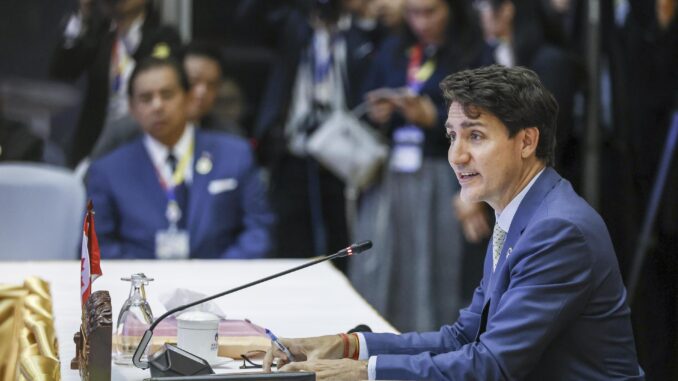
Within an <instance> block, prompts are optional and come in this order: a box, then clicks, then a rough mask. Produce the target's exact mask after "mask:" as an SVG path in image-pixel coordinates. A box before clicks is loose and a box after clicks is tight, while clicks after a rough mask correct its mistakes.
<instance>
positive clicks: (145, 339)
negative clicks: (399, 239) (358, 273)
mask: <svg viewBox="0 0 678 381" xmlns="http://www.w3.org/2000/svg"><path fill="white" fill-rule="evenodd" d="M371 247H372V241H362V242H360V243H354V244H352V245H351V246H349V247H347V248H345V249H342V250H339V251H337V252H336V253H334V254H332V255H328V256H325V257H321V258H318V259H316V260H314V261H311V262H308V263H304V264H303V265H299V266H297V267H293V268H291V269H289V270H285V271H281V272H279V273H276V274H273V275H269V276H267V277H265V278H261V279H258V280H255V281H253V282H250V283H247V284H244V285H242V286H238V287H235V288H232V289H230V290H227V291H224V292H220V293H218V294H215V295H212V296H208V297H206V298H203V299H199V300H196V301H194V302H191V303H188V304H185V305H183V306H179V307H176V308H173V309H171V310H169V311H167V312H165V313H164V314H162V315H161V316H160V317H159V318H157V319H156V320H155V321H154V322H153V323H152V324H151V325H150V326H149V327H148V329H147V330H146V332H144V335H143V336H142V337H141V341H140V342H139V345H138V346H137V349H136V351H134V356H133V357H132V362H133V363H134V366H136V367H137V368H140V369H148V368H149V367H150V366H151V364H150V363H149V362H148V361H141V356H142V355H143V353H144V352H145V351H146V348H147V347H148V343H149V342H150V341H151V338H152V337H153V330H154V329H155V327H156V326H157V325H158V323H160V322H161V321H162V320H163V319H165V318H166V317H168V316H170V315H172V314H174V313H177V312H179V311H183V310H185V309H187V308H191V307H193V306H196V305H198V304H200V303H204V302H207V301H210V300H212V299H216V298H219V297H222V296H224V295H228V294H231V293H234V292H236V291H240V290H243V289H246V288H249V287H252V286H254V285H257V284H259V283H263V282H266V281H269V280H271V279H274V278H277V277H280V276H283V275H286V274H289V273H292V272H295V271H298V270H301V269H304V268H306V267H310V266H313V265H316V264H318V263H320V262H325V261H329V260H331V259H335V258H341V257H349V256H352V255H355V254H359V253H361V252H363V251H366V250H369V249H370V248H371Z"/></svg>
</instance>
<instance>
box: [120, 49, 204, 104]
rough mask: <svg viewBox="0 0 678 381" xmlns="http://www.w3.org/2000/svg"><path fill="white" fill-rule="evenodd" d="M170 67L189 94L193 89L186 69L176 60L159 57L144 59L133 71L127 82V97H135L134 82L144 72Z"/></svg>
mask: <svg viewBox="0 0 678 381" xmlns="http://www.w3.org/2000/svg"><path fill="white" fill-rule="evenodd" d="M161 67H168V68H170V69H172V70H173V71H174V73H175V74H176V76H177V79H178V80H179V85H180V86H181V88H182V89H184V92H188V91H189V90H190V88H191V86H190V84H189V83H188V76H187V75H186V72H185V71H184V67H183V66H182V65H181V64H179V62H177V60H175V59H174V58H157V57H153V56H150V57H146V58H144V59H142V60H141V61H140V62H139V63H138V64H137V65H136V66H135V67H134V70H132V74H131V75H130V77H129V82H127V96H128V97H130V98H131V97H132V95H134V81H136V79H137V77H138V76H139V75H140V74H141V73H144V72H147V71H149V70H152V69H156V68H161Z"/></svg>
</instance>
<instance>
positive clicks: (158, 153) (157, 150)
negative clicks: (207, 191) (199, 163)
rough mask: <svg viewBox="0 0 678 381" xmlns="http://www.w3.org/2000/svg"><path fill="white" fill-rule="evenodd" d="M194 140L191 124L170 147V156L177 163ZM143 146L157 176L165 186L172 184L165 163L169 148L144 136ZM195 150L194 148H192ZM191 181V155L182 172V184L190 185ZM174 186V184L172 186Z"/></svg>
mask: <svg viewBox="0 0 678 381" xmlns="http://www.w3.org/2000/svg"><path fill="white" fill-rule="evenodd" d="M194 140H195V127H194V126H193V124H190V123H189V124H187V125H186V129H184V133H183V134H182V135H181V138H179V141H177V144H175V145H174V147H171V149H172V154H174V157H175V158H176V159H177V162H179V161H180V160H181V158H182V157H184V155H186V154H187V152H188V150H189V148H190V146H191V145H192V144H194V143H193V142H194ZM144 146H145V147H146V151H147V152H148V156H149V157H150V158H151V162H152V163H153V166H155V168H156V170H157V171H158V174H159V175H160V176H161V177H162V179H163V181H164V182H165V184H172V169H171V167H170V164H169V163H168V162H167V156H168V155H169V153H170V147H167V146H166V145H164V144H162V143H160V142H159V141H157V140H155V139H154V138H153V137H152V136H151V135H149V134H144ZM194 149H195V148H194ZM192 180H193V155H191V157H189V158H188V165H187V166H186V168H185V172H184V182H185V183H186V184H190V183H191V181H192ZM173 185H174V184H173Z"/></svg>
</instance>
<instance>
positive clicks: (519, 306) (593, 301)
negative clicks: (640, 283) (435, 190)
mask: <svg viewBox="0 0 678 381" xmlns="http://www.w3.org/2000/svg"><path fill="white" fill-rule="evenodd" d="M365 339H366V343H367V348H368V351H369V354H370V356H373V355H378V357H377V362H376V372H377V374H376V375H377V379H392V380H402V379H421V380H423V379H435V380H642V379H643V378H644V375H643V372H642V370H641V369H640V367H639V365H638V361H637V357H636V352H635V345H634V339H633V332H632V330H631V321H630V310H629V307H628V306H627V304H626V290H625V288H624V285H623V283H622V279H621V276H620V272H619V266H618V264H617V259H616V257H615V253H614V249H613V247H612V242H611V241H610V237H609V234H608V232H607V229H606V227H605V224H604V222H603V221H602V219H601V218H600V216H599V215H598V214H597V213H596V212H595V211H594V210H593V209H592V208H591V207H590V206H589V205H588V204H587V203H586V202H585V201H584V200H583V199H581V198H580V197H579V196H578V195H577V194H576V193H575V192H574V190H573V189H572V187H571V185H570V183H569V182H568V181H566V180H564V179H562V178H561V177H560V176H559V175H558V174H557V173H556V171H554V170H553V169H551V168H547V169H546V170H545V171H544V172H543V173H542V175H541V176H540V177H539V178H538V179H537V181H536V182H535V183H534V185H533V187H532V188H531V189H530V190H529V191H528V193H527V194H526V196H525V198H524V199H523V201H522V202H521V204H520V206H519V208H518V211H517V212H516V215H515V217H514V219H513V222H512V223H511V227H510V229H509V231H508V234H507V237H506V241H505V243H504V247H503V250H502V253H501V257H500V259H499V262H498V264H497V268H496V271H495V273H494V274H493V273H492V248H491V243H490V247H488V250H487V255H486V258H485V267H484V276H483V279H482V281H481V283H480V286H479V287H478V288H477V289H476V291H475V294H474V296H473V301H472V303H471V305H470V306H469V307H468V308H466V309H464V310H462V311H461V312H460V318H459V320H458V321H457V322H456V323H455V324H454V325H449V326H443V327H442V328H441V329H440V331H438V332H428V333H406V334H402V335H394V334H365Z"/></svg>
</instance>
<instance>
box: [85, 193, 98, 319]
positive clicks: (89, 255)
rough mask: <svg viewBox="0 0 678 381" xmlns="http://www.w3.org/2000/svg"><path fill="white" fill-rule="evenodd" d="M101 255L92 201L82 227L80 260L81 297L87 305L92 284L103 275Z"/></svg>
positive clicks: (88, 205) (89, 203)
mask: <svg viewBox="0 0 678 381" xmlns="http://www.w3.org/2000/svg"><path fill="white" fill-rule="evenodd" d="M101 274H102V273H101V253H100V252H99V241H98V240H97V233H96V230H95V228H94V209H93V206H92V200H89V202H88V203H87V214H85V224H84V225H83V227H82V251H81V259H80V296H81V298H82V299H81V300H82V305H83V306H84V305H85V302H87V299H89V296H90V294H91V293H92V282H94V280H96V279H97V278H98V277H99V276H100V275H101Z"/></svg>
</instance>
